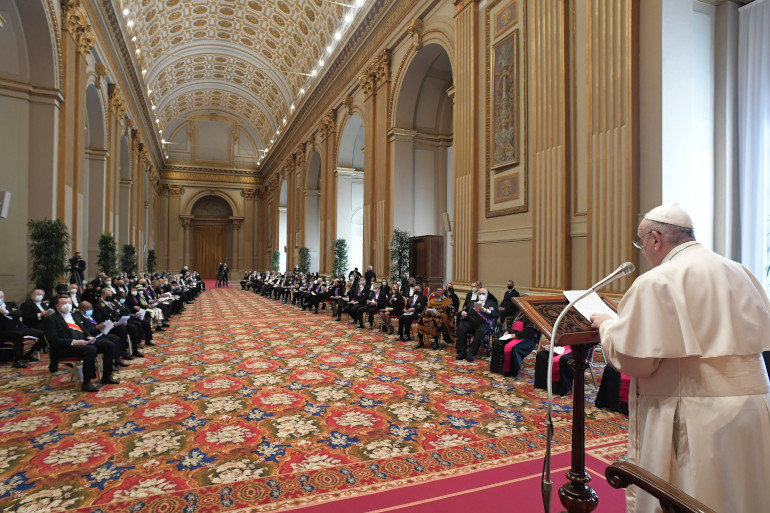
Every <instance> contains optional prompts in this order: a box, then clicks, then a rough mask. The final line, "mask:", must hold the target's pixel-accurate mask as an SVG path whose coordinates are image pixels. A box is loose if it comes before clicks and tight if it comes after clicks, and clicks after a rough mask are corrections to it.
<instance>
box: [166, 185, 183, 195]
mask: <svg viewBox="0 0 770 513" xmlns="http://www.w3.org/2000/svg"><path fill="white" fill-rule="evenodd" d="M166 187H168V195H169V196H171V197H176V198H178V197H179V196H181V195H182V186H181V185H178V184H173V183H170V184H168V185H167V186H166Z"/></svg>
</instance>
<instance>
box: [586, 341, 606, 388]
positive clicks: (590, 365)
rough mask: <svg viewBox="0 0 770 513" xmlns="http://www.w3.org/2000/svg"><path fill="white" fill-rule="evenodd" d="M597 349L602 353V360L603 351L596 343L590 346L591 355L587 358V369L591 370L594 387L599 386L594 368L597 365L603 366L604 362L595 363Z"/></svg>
mask: <svg viewBox="0 0 770 513" xmlns="http://www.w3.org/2000/svg"><path fill="white" fill-rule="evenodd" d="M597 350H598V351H599V352H600V353H602V360H604V351H603V350H602V346H601V344H597V345H595V346H593V347H592V348H591V356H590V358H589V359H588V370H589V371H590V372H591V379H592V380H593V382H594V388H596V389H598V388H599V384H598V383H597V382H596V371H595V370H594V369H595V368H598V367H604V364H599V363H596V351H597ZM605 361H606V360H605Z"/></svg>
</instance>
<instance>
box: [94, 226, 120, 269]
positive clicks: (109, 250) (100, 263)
mask: <svg viewBox="0 0 770 513" xmlns="http://www.w3.org/2000/svg"><path fill="white" fill-rule="evenodd" d="M117 260H118V246H117V244H116V243H115V237H114V236H113V235H112V234H111V233H103V234H102V236H101V237H99V255H98V257H97V259H96V265H97V267H99V270H100V271H102V272H103V273H104V274H106V275H107V276H114V275H115V274H117V272H118V263H117Z"/></svg>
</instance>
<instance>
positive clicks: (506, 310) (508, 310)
mask: <svg viewBox="0 0 770 513" xmlns="http://www.w3.org/2000/svg"><path fill="white" fill-rule="evenodd" d="M514 297H519V292H518V291H517V290H516V289H515V288H514V283H513V280H508V290H506V291H505V295H503V300H502V301H501V302H500V320H501V321H504V320H505V318H506V317H511V318H513V317H514V316H515V315H516V314H517V313H518V312H519V309H518V308H516V306H515V305H514V304H513V300H512V299H511V298H514Z"/></svg>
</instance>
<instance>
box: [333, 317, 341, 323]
mask: <svg viewBox="0 0 770 513" xmlns="http://www.w3.org/2000/svg"><path fill="white" fill-rule="evenodd" d="M334 320H335V321H337V322H340V321H341V320H342V319H340V318H339V317H337V318H336V319H334Z"/></svg>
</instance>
